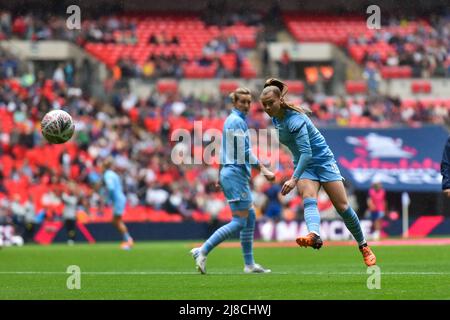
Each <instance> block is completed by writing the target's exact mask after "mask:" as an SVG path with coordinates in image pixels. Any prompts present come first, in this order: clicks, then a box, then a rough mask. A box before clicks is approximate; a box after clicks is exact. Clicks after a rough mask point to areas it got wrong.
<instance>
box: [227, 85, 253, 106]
mask: <svg viewBox="0 0 450 320" xmlns="http://www.w3.org/2000/svg"><path fill="white" fill-rule="evenodd" d="M241 94H249V95H251V94H252V93H251V91H250V89H248V88H245V87H239V88H237V89H236V90H234V91H233V92H232V93H230V98H231V101H232V102H233V103H235V102H236V101H237V100H238V99H239V95H241Z"/></svg>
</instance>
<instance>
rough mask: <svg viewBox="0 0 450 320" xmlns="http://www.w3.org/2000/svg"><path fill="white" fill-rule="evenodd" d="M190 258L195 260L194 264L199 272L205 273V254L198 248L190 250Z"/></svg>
mask: <svg viewBox="0 0 450 320" xmlns="http://www.w3.org/2000/svg"><path fill="white" fill-rule="evenodd" d="M191 255H192V258H194V260H195V266H196V267H197V270H198V271H200V273H201V274H206V256H205V255H203V254H202V253H201V252H200V248H194V249H192V250H191Z"/></svg>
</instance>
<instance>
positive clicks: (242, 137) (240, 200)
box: [191, 88, 275, 274]
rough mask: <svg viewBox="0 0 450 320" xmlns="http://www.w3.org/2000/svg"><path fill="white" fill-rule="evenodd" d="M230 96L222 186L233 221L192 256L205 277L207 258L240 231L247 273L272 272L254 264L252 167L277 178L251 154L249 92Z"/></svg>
mask: <svg viewBox="0 0 450 320" xmlns="http://www.w3.org/2000/svg"><path fill="white" fill-rule="evenodd" d="M230 96H231V100H232V102H233V107H234V108H233V110H232V111H231V113H230V115H229V116H228V117H227V119H226V120H225V123H224V126H223V133H222V148H221V155H220V161H221V162H220V164H221V165H220V171H219V185H220V187H222V190H223V192H224V194H225V197H226V198H227V201H228V204H229V205H230V208H231V211H232V213H233V218H232V220H231V222H229V223H228V224H226V225H224V226H222V227H221V228H219V229H218V230H216V231H215V232H214V234H213V235H211V237H209V239H208V240H206V241H205V243H204V244H203V245H202V246H201V247H199V248H194V249H192V250H191V254H192V257H193V258H194V260H195V263H196V266H197V269H198V270H199V271H200V272H201V273H202V274H205V273H206V257H207V255H208V254H209V253H210V252H211V250H213V249H214V248H215V247H216V246H217V245H219V244H220V243H221V242H222V241H224V240H226V239H228V238H229V237H231V236H232V235H233V234H234V233H236V232H240V240H241V246H242V254H243V256H244V264H245V267H244V272H246V273H268V272H270V270H268V269H265V268H263V267H262V266H261V265H259V264H257V263H255V261H254V258H253V237H254V230H255V220H256V215H255V209H254V208H253V204H252V202H253V200H252V193H251V190H250V178H251V166H253V167H255V168H256V169H259V170H260V171H261V173H262V174H263V175H264V176H265V177H266V179H267V180H269V181H272V180H274V179H275V175H274V174H273V173H272V172H271V171H270V170H268V169H267V168H266V167H264V166H263V165H262V164H260V163H259V161H258V159H257V158H256V157H255V155H253V153H252V148H251V143H250V136H249V132H248V126H247V123H246V122H245V118H246V115H247V113H248V111H249V110H250V104H251V101H252V96H251V92H250V90H248V89H246V88H238V89H236V90H235V91H234V92H233V93H232V94H231V95H230Z"/></svg>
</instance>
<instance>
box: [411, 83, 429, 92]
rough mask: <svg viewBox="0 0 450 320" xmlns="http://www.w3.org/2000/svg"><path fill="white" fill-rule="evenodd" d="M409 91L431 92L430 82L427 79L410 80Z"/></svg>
mask: <svg viewBox="0 0 450 320" xmlns="http://www.w3.org/2000/svg"><path fill="white" fill-rule="evenodd" d="M411 92H412V93H414V94H417V93H431V82H430V81H427V80H421V81H413V82H411Z"/></svg>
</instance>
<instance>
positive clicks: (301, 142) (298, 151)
mask: <svg viewBox="0 0 450 320" xmlns="http://www.w3.org/2000/svg"><path fill="white" fill-rule="evenodd" d="M287 89H288V88H287V86H286V84H285V83H283V82H282V81H280V80H278V79H269V80H267V81H266V83H265V85H264V90H263V92H262V93H261V97H260V98H261V103H262V105H263V107H264V111H265V112H266V113H267V114H268V115H269V116H270V117H271V118H272V122H273V125H274V126H275V128H276V129H277V131H278V135H279V141H280V142H281V143H282V144H284V145H285V146H287V147H288V148H289V150H290V151H291V153H292V155H293V158H294V166H295V170H294V174H293V175H292V177H291V179H289V180H288V181H286V183H285V184H284V185H283V187H282V189H281V194H282V195H286V194H288V193H289V192H291V191H292V189H294V188H295V187H296V186H297V188H298V190H299V192H300V194H301V196H302V198H303V204H304V208H305V222H306V225H307V228H308V231H309V233H308V235H307V236H306V237H299V238H297V240H296V241H297V244H298V245H299V246H302V247H312V248H314V249H320V248H321V247H322V240H321V239H320V230H319V229H320V215H319V211H318V208H317V195H318V192H319V189H320V187H323V188H324V190H325V191H326V193H327V194H328V196H329V197H330V200H331V202H332V203H333V205H334V207H335V208H336V210H337V212H338V213H339V214H340V215H341V217H342V218H343V220H344V223H345V225H346V227H347V228H348V230H349V231H350V232H351V234H352V235H353V237H354V238H355V240H356V241H357V243H358V246H359V249H360V251H361V253H362V255H363V259H364V262H365V264H366V265H367V266H372V265H375V264H376V257H375V255H374V254H373V252H372V250H371V249H370V248H369V246H368V245H367V242H366V240H365V238H364V234H363V232H362V229H361V225H360V223H359V219H358V216H357V214H356V213H355V211H354V210H353V209H352V208H351V207H350V205H349V204H348V200H347V195H346V192H345V187H344V183H343V178H342V176H341V174H340V172H339V168H338V166H337V162H336V160H335V159H334V155H333V153H332V152H331V150H330V148H329V147H328V145H327V143H326V141H325V138H324V137H323V136H322V134H321V133H320V132H319V130H317V128H316V127H315V126H314V124H313V123H312V121H311V120H310V119H309V117H308V116H307V115H306V113H305V110H303V109H302V108H301V107H298V106H294V105H292V104H289V103H287V102H285V100H284V96H285V94H286V93H287Z"/></svg>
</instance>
